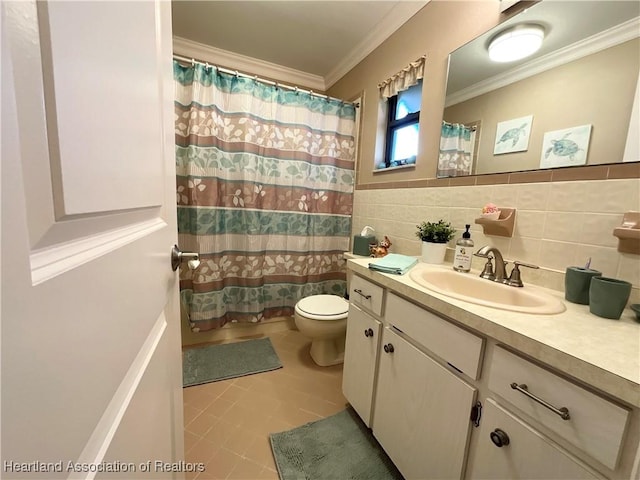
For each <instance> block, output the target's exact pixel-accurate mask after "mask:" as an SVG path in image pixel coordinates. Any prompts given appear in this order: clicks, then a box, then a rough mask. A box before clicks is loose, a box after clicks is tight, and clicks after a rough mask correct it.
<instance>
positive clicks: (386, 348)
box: [382, 343, 394, 353]
mask: <svg viewBox="0 0 640 480" xmlns="http://www.w3.org/2000/svg"><path fill="white" fill-rule="evenodd" d="M382 348H384V351H385V352H386V353H393V350H394V349H393V345H392V344H390V343H387V344H386V345H385V346H384V347H382Z"/></svg>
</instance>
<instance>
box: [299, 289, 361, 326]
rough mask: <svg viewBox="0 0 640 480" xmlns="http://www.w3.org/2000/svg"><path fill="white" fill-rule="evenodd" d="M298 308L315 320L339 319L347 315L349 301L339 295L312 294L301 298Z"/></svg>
mask: <svg viewBox="0 0 640 480" xmlns="http://www.w3.org/2000/svg"><path fill="white" fill-rule="evenodd" d="M296 308H297V309H298V310H300V312H301V313H302V314H303V315H305V316H309V317H310V318H313V319H314V320H337V319H340V318H343V317H345V316H346V315H347V312H348V311H349V302H347V301H346V300H345V299H344V298H342V297H339V296H338V295H312V296H310V297H306V298H303V299H302V300H300V301H299V302H298V303H297V304H296Z"/></svg>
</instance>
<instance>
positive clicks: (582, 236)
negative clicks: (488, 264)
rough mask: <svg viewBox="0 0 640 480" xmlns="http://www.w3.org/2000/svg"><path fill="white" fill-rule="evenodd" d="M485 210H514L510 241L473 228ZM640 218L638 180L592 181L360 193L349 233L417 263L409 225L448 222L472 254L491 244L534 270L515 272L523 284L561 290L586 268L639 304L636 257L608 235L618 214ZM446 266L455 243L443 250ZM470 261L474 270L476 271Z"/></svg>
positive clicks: (416, 246) (639, 264)
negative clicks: (569, 271) (623, 287)
mask: <svg viewBox="0 0 640 480" xmlns="http://www.w3.org/2000/svg"><path fill="white" fill-rule="evenodd" d="M488 202H492V203H495V204H496V205H498V206H502V207H515V208H516V209H517V216H516V224H515V230H514V234H513V237H511V238H506V237H497V236H485V235H484V234H483V231H482V227H481V226H480V225H478V224H476V223H474V219H475V218H477V217H478V216H479V213H480V210H481V208H482V206H483V205H485V204H486V203H488ZM631 210H635V211H638V210H640V180H639V179H637V178H633V179H619V180H596V181H572V182H542V183H521V184H503V185H472V186H450V187H442V188H438V187H429V188H398V189H394V188H392V189H365V190H356V191H355V196H354V213H353V233H354V234H356V233H359V232H360V231H361V230H362V228H363V227H364V226H365V225H370V226H372V227H373V228H374V229H375V231H376V236H377V237H378V238H382V236H383V235H387V236H389V238H390V239H391V241H392V243H393V245H392V247H391V251H392V252H396V253H402V254H405V255H414V256H417V255H420V251H421V245H420V240H419V239H418V238H417V237H416V235H415V232H416V225H417V224H418V223H420V222H421V221H423V220H424V221H437V220H438V219H440V218H442V219H444V220H447V221H450V222H451V224H452V225H453V226H454V227H455V228H456V229H457V230H458V233H457V235H456V237H459V236H460V235H461V234H462V232H463V231H464V225H465V224H466V223H468V224H471V238H472V239H473V240H474V242H475V247H476V248H480V247H481V246H483V245H487V244H491V245H494V246H496V247H497V248H499V249H500V251H501V252H502V253H503V256H504V257H505V259H509V260H520V261H523V262H527V263H533V264H536V265H539V266H540V267H541V269H540V270H529V269H524V268H523V269H522V278H523V281H524V282H525V284H526V282H527V281H529V282H531V283H534V284H539V285H543V286H547V287H549V288H554V289H556V290H563V282H564V270H565V268H566V267H567V266H570V265H580V266H584V265H585V263H586V262H587V259H588V258H589V257H591V267H592V268H595V269H598V270H600V271H602V272H603V274H604V275H605V276H611V277H615V278H619V279H624V280H627V281H630V282H631V283H632V284H633V285H634V292H633V293H632V299H634V298H638V292H639V290H638V287H639V286H640V256H638V255H630V254H624V253H619V252H618V251H617V244H618V243H617V242H618V239H617V238H616V237H614V236H613V229H614V228H615V227H617V226H619V225H620V224H621V223H622V216H623V214H624V212H626V211H631ZM449 246H450V247H451V249H450V250H449V251H448V258H449V259H451V258H452V253H453V250H452V249H453V248H455V239H454V240H453V241H452V242H451V243H450V245H449ZM482 265H483V262H482V259H479V258H475V259H474V264H473V266H474V268H482Z"/></svg>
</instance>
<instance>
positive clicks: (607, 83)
mask: <svg viewBox="0 0 640 480" xmlns="http://www.w3.org/2000/svg"><path fill="white" fill-rule="evenodd" d="M639 15H640V2H637V1H555V0H553V1H552V0H543V1H541V2H539V3H537V4H534V5H533V6H531V7H529V8H528V9H526V10H524V11H523V12H521V13H519V14H517V15H515V16H514V17H513V18H511V19H509V20H508V21H506V22H504V23H502V24H501V25H499V26H497V27H496V28H494V29H492V30H491V31H489V32H486V33H485V34H483V35H482V36H480V37H478V38H477V39H475V40H473V41H472V42H470V43H468V44H466V45H464V46H462V47H461V48H459V49H457V50H456V51H454V52H453V53H451V55H450V57H449V74H448V81H447V96H446V100H445V109H444V114H443V135H442V138H441V148H440V158H439V162H438V172H437V176H438V177H451V176H459V175H470V174H486V173H503V172H516V171H527V170H538V169H546V168H555V167H566V166H573V165H575V166H580V165H596V164H604V163H618V162H623V161H639V160H640V158H638V153H637V148H638V147H637V144H638V142H639V141H640V137H639V133H638V131H637V124H636V126H635V127H632V128H631V130H630V128H629V126H630V122H631V123H632V124H633V122H634V121H635V122H637V117H638V115H639V113H638V109H639V107H638V101H639V100H638V91H637V90H638V80H639V77H640V74H639V72H640V38H639V35H640V18H639ZM528 26H534V28H538V27H539V28H540V29H541V30H542V31H543V32H544V37H543V41H542V45H541V47H540V49H539V50H538V51H537V52H536V53H534V54H533V55H531V56H529V57H528V58H524V59H521V60H518V61H511V62H505V63H497V62H494V61H491V60H490V59H489V51H488V50H489V48H488V47H489V45H490V44H491V42H492V40H494V39H495V38H496V37H498V36H500V35H501V34H502V33H503V32H504V31H505V30H507V29H511V28H512V27H514V28H515V30H522V29H524V28H525V27H528ZM534 33H535V32H534ZM634 118H635V120H634ZM630 132H631V138H629V135H630ZM629 144H630V145H635V151H633V148H630V147H629ZM625 155H626V158H625Z"/></svg>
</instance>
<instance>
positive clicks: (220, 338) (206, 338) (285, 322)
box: [181, 317, 296, 347]
mask: <svg viewBox="0 0 640 480" xmlns="http://www.w3.org/2000/svg"><path fill="white" fill-rule="evenodd" d="M181 323H182V346H183V347H184V346H190V345H197V344H200V343H224V342H228V341H229V340H242V339H247V338H256V337H262V336H265V335H268V334H270V333H274V332H282V331H285V330H296V326H295V322H294V320H293V317H276V318H271V319H269V320H265V321H263V322H260V323H228V324H226V325H225V326H224V327H222V328H218V329H216V330H209V331H207V332H198V333H195V332H192V331H191V329H190V328H189V326H188V322H187V321H185V319H184V318H183V319H182V322H181Z"/></svg>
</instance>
